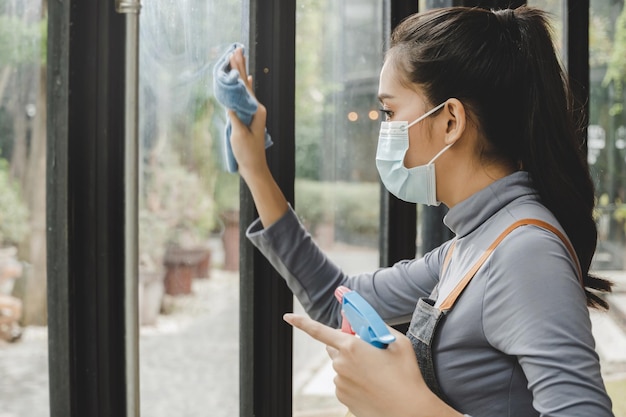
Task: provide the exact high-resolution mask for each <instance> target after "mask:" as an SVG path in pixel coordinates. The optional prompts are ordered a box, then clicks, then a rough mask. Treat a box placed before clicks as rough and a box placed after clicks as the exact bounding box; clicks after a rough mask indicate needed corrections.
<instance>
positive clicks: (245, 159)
mask: <svg viewBox="0 0 626 417" xmlns="http://www.w3.org/2000/svg"><path fill="white" fill-rule="evenodd" d="M230 66H231V67H232V68H234V69H236V70H238V71H239V75H240V77H241V78H242V79H243V80H245V84H246V87H247V88H248V91H250V93H251V94H252V95H253V96H254V91H253V89H252V77H251V76H248V75H247V73H246V60H245V58H244V56H243V51H242V50H241V49H237V50H236V51H235V53H233V56H232V57H231V58H230ZM228 116H229V117H230V121H231V125H232V131H231V136H230V144H231V147H232V149H233V155H234V156H235V159H236V160H237V163H238V164H239V174H240V175H241V177H242V178H243V180H244V181H245V182H246V184H247V185H248V187H249V189H250V192H251V193H252V198H253V199H254V204H255V205H256V208H257V211H258V212H259V217H260V218H261V223H262V224H263V226H265V227H268V226H270V225H271V224H273V223H274V222H276V221H277V220H278V219H280V218H281V217H282V216H283V215H284V214H285V212H286V211H287V210H288V207H289V206H288V205H287V200H286V199H285V196H284V195H283V192H282V191H281V189H280V188H279V187H278V184H276V181H274V178H273V176H272V173H271V172H270V169H269V167H268V165H267V159H266V157H265V120H266V117H267V111H266V109H265V106H263V105H262V104H261V103H259V107H258V109H257V112H256V113H255V114H254V117H253V118H252V123H251V124H250V127H248V126H246V125H244V124H243V123H242V122H241V120H239V119H238V118H237V115H236V114H235V112H234V111H232V110H229V112H228Z"/></svg>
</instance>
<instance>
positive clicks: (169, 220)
mask: <svg viewBox="0 0 626 417" xmlns="http://www.w3.org/2000/svg"><path fill="white" fill-rule="evenodd" d="M159 156H160V158H159V159H158V160H157V161H155V162H152V164H151V165H150V166H148V167H146V168H145V178H144V182H143V199H142V202H141V207H140V210H139V223H140V232H139V251H140V258H141V264H142V265H144V266H145V267H147V268H148V269H151V268H153V267H158V266H160V265H161V263H162V258H163V255H164V252H165V248H166V247H167V246H168V245H171V246H178V247H181V248H196V247H198V246H202V245H203V244H204V242H205V240H206V238H207V237H208V236H209V234H210V233H211V231H212V230H213V229H214V228H215V214H216V213H215V204H214V203H213V199H212V197H211V195H210V194H209V193H207V192H206V188H205V186H203V184H202V181H201V179H200V177H199V175H198V174H197V173H195V172H193V171H190V170H188V169H187V168H185V167H184V166H183V165H182V164H181V163H180V159H179V157H178V154H177V153H175V152H162V153H160V155H159Z"/></svg>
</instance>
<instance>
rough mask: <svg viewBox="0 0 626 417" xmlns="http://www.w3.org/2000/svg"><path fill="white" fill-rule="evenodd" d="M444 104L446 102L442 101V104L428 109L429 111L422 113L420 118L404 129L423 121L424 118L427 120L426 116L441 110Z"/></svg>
mask: <svg viewBox="0 0 626 417" xmlns="http://www.w3.org/2000/svg"><path fill="white" fill-rule="evenodd" d="M446 102H447V100H446V101H444V102H443V103H441V104H440V105H438V106H437V107H435V108H433V109H430V110H429V111H427V112H426V113H424V114H423V115H421V116H420V117H418V118H417V119H415V120H414V121H412V122H411V123H409V124H408V125H407V126H406V127H405V128H404V129H407V130H408V129H409V128H410V127H411V126H413V125H414V124H417V123H419V122H421V121H422V120H424V119H425V118H427V117H428V116H430V115H431V114H433V113H434V112H436V111H437V110H439V109H440V108H442V107H443V106H444V105H445V104H446Z"/></svg>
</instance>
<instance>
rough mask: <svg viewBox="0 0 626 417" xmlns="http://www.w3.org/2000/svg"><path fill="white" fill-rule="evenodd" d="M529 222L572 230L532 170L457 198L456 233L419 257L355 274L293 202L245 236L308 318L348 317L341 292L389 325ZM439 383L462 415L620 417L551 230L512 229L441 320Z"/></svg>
mask: <svg viewBox="0 0 626 417" xmlns="http://www.w3.org/2000/svg"><path fill="white" fill-rule="evenodd" d="M523 218H535V219H539V220H543V221H545V222H548V223H550V224H552V225H554V226H555V227H556V228H557V229H559V230H562V228H561V227H560V226H559V224H558V222H557V220H556V219H555V218H554V216H553V215H552V213H551V212H550V211H549V210H548V209H546V208H545V207H544V206H543V205H541V203H540V202H539V197H538V195H537V192H536V191H535V190H534V189H533V188H532V185H531V182H530V179H529V176H528V174H527V173H525V172H516V173H514V174H512V175H510V176H508V177H505V178H503V179H501V180H499V181H496V182H494V183H493V184H492V185H490V186H489V187H487V188H485V189H483V190H481V191H479V192H477V193H476V194H474V195H472V196H471V197H470V198H468V199H467V200H465V201H463V202H461V203H459V204H457V205H456V206H454V207H453V208H452V209H450V211H449V212H448V214H447V215H446V217H445V219H444V223H445V224H446V225H447V226H448V227H449V228H450V229H451V230H452V231H453V232H454V234H455V235H456V240H457V243H456V248H455V250H454V254H453V256H452V258H451V261H450V264H449V266H448V268H447V270H446V272H445V274H444V276H442V277H440V271H441V269H442V264H443V261H444V258H445V255H446V253H447V250H448V248H449V246H450V242H446V243H444V244H443V245H441V246H440V247H439V248H437V249H434V250H433V251H431V252H429V253H428V254H426V255H425V256H424V257H422V258H420V259H413V260H406V261H401V262H398V263H397V264H395V265H394V266H392V267H389V268H381V269H379V270H377V271H374V272H372V273H368V274H360V275H356V276H348V275H346V274H344V273H343V272H342V271H341V269H340V268H338V267H337V266H336V265H335V264H333V263H332V262H331V261H330V260H329V259H328V258H327V257H326V256H325V255H324V254H323V253H322V252H321V251H320V249H319V248H318V247H317V245H316V244H315V243H314V242H313V240H312V239H311V236H310V235H309V234H308V233H307V232H306V230H305V229H304V228H303V227H302V225H301V224H300V223H299V221H298V219H297V216H296V215H295V213H294V212H293V211H292V210H289V211H288V212H287V213H286V214H285V215H284V216H283V217H282V218H281V219H279V220H278V221H277V222H276V223H274V224H273V225H271V226H270V227H268V228H266V229H263V227H262V225H261V223H260V221H258V220H257V221H255V222H254V223H253V224H252V225H251V226H250V227H249V229H248V231H247V235H248V238H249V239H250V240H251V241H252V243H253V244H254V245H255V246H256V247H257V248H259V250H260V251H261V252H262V253H263V254H264V255H265V256H266V257H267V258H268V260H269V261H270V262H271V263H272V265H274V267H275V268H276V269H277V270H278V272H279V273H280V274H281V275H282V276H283V277H284V279H285V280H286V282H287V284H288V285H289V287H290V288H291V290H292V291H293V293H294V294H295V295H296V297H298V299H299V301H300V302H301V303H302V305H303V306H304V308H305V309H306V311H307V312H308V314H309V315H310V316H311V317H312V318H314V319H316V320H319V321H321V322H323V323H325V324H327V325H330V326H335V327H338V326H339V325H340V317H341V315H340V305H339V303H337V302H336V300H335V298H334V295H333V293H334V290H335V288H337V287H338V286H340V285H345V286H347V287H348V288H351V289H353V290H356V291H358V292H359V293H360V294H361V295H362V296H363V297H364V298H365V299H366V300H367V301H369V302H370V304H372V306H373V307H374V309H375V310H376V311H378V313H379V314H380V315H381V316H382V317H383V319H384V320H385V321H386V322H387V323H390V324H398V323H403V322H404V323H406V322H408V321H409V320H410V318H411V315H412V313H413V310H414V308H415V305H416V303H417V300H418V299H419V298H420V297H431V298H433V299H435V300H438V302H441V301H442V300H443V299H445V297H446V296H447V295H448V293H449V292H450V291H451V290H452V288H454V286H455V285H456V283H457V282H458V280H460V279H461V277H462V276H463V275H464V273H465V272H466V271H467V270H468V269H469V268H470V267H471V266H472V265H473V264H474V263H475V262H476V260H477V259H478V258H479V256H480V255H481V254H482V252H483V251H484V250H485V249H486V248H487V247H488V246H489V245H490V244H491V243H492V242H493V241H494V240H495V239H496V237H497V236H498V235H499V234H500V233H501V232H502V231H503V230H504V229H506V228H507V227H508V226H509V225H511V224H512V223H514V222H515V221H517V220H520V219H523ZM433 349H434V353H433V355H434V362H435V371H436V376H437V380H438V382H439V384H440V386H441V388H442V390H443V392H444V394H445V395H446V397H447V398H448V399H449V401H450V402H451V404H450V405H451V406H453V407H454V408H455V409H457V410H458V411H460V412H462V413H466V414H468V415H472V416H475V417H491V416H493V417H504V416H508V417H530V416H544V417H589V416H594V417H607V416H613V413H612V412H611V401H610V399H609V398H608V396H607V394H606V391H605V388H604V383H603V381H602V377H601V375H600V365H599V360H598V355H597V354H596V351H595V342H594V339H593V336H592V333H591V322H590V319H589V311H588V309H587V306H586V299H585V294H584V291H583V288H582V286H581V284H580V282H579V278H578V275H577V269H576V264H575V261H574V260H573V259H572V258H571V256H570V255H569V252H568V251H567V249H566V247H565V245H564V244H563V242H562V241H561V240H560V239H559V238H558V237H557V236H556V235H554V234H553V233H552V232H550V231H547V230H544V229H542V228H539V227H536V226H523V227H520V228H517V229H515V230H514V231H513V232H511V234H510V235H508V237H506V238H505V239H504V240H503V241H502V242H501V243H500V245H499V246H498V247H497V248H496V250H495V251H494V252H493V254H492V255H491V257H490V258H489V259H488V260H487V262H486V263H485V265H483V266H482V268H481V269H480V270H479V271H478V272H477V273H476V275H475V277H474V278H473V280H472V281H471V282H470V283H469V285H468V286H467V288H466V289H465V291H464V292H463V293H462V294H461V296H460V298H459V299H458V300H457V302H456V304H455V305H454V307H453V309H452V310H450V312H449V313H448V314H447V316H446V318H445V319H443V322H442V324H441V325H440V327H439V330H438V333H437V336H436V338H435V341H434V346H433Z"/></svg>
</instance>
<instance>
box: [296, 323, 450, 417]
mask: <svg viewBox="0 0 626 417" xmlns="http://www.w3.org/2000/svg"><path fill="white" fill-rule="evenodd" d="M284 319H285V321H286V322H287V323H289V324H291V325H292V326H294V327H297V328H299V329H300V330H302V331H304V332H306V333H307V334H309V336H311V337H313V338H314V339H316V340H318V341H320V342H322V343H324V344H325V345H326V346H327V347H326V350H327V351H328V355H329V356H330V358H331V359H332V362H333V369H334V370H335V372H336V373H337V375H336V377H335V379H334V382H335V392H336V395H337V399H338V400H339V401H340V402H341V403H343V404H345V405H346V406H347V407H348V409H349V410H350V411H351V412H352V413H353V414H354V415H355V416H357V417H396V416H397V417H421V416H438V417H446V416H460V414H459V413H457V412H456V411H454V410H453V409H452V408H450V407H449V406H448V405H446V404H445V403H444V402H443V401H441V400H440V399H439V398H438V397H437V396H436V395H435V394H433V393H432V391H430V389H429V388H428V387H427V386H426V383H425V382H424V379H423V378H422V374H421V372H420V370H419V366H418V364H417V361H416V359H415V353H414V351H413V346H412V345H411V341H410V340H409V339H408V338H407V337H406V336H405V335H403V334H402V333H399V332H398V331H396V330H394V329H391V328H390V331H391V332H392V333H393V335H394V336H395V337H396V341H395V342H394V343H392V344H390V345H389V347H388V348H387V349H379V348H376V347H374V346H372V345H370V344H369V343H366V342H364V341H362V340H360V339H359V338H357V337H355V336H353V335H350V334H347V333H342V332H341V331H339V330H336V329H333V328H331V327H328V326H325V325H323V324H321V323H319V322H317V321H315V320H312V319H310V318H308V317H305V316H300V315H295V314H285V316H284Z"/></svg>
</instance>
